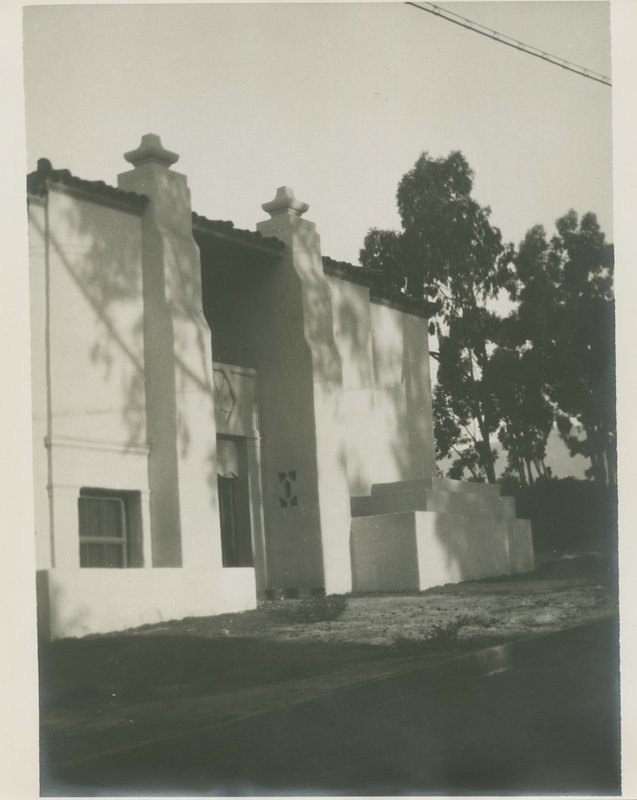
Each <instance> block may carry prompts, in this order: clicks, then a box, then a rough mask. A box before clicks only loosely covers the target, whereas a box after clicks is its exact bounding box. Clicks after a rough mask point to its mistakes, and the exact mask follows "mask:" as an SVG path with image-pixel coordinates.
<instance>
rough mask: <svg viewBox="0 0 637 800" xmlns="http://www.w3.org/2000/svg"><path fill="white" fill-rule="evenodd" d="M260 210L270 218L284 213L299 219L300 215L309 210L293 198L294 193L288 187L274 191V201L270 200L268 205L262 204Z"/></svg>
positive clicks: (281, 187) (306, 205) (304, 204)
mask: <svg viewBox="0 0 637 800" xmlns="http://www.w3.org/2000/svg"><path fill="white" fill-rule="evenodd" d="M261 208H262V209H263V210H264V211H267V213H268V214H269V215H270V216H271V217H274V216H276V215H277V214H283V213H286V212H287V213H290V212H291V213H292V214H295V215H296V216H298V217H300V216H301V215H302V214H305V212H306V211H307V210H308V208H309V205H308V204H307V203H302V202H301V201H300V200H297V199H296V197H295V196H294V192H293V191H292V189H290V187H289V186H279V188H278V189H277V190H276V196H275V198H274V200H270V202H269V203H264V204H263V205H262V206H261Z"/></svg>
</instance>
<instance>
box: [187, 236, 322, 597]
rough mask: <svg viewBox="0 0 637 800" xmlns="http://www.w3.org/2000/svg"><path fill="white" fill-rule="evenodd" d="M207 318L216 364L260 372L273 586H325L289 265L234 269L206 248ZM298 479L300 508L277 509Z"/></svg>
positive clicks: (305, 357)
mask: <svg viewBox="0 0 637 800" xmlns="http://www.w3.org/2000/svg"><path fill="white" fill-rule="evenodd" d="M202 262H203V270H202V284H203V298H204V312H205V314H206V318H207V320H208V322H209V325H210V328H211V330H212V342H213V355H214V357H215V359H216V360H218V361H222V362H227V363H231V364H238V365H240V366H244V367H252V368H256V369H257V373H258V379H257V396H258V405H259V424H260V431H261V475H262V486H263V512H264V525H265V531H266V557H267V564H268V575H267V580H268V585H269V586H270V587H274V588H290V587H293V588H316V587H321V586H324V580H325V579H324V575H323V562H322V553H321V540H320V535H321V530H320V517H319V511H318V489H317V480H318V479H317V462H316V435H315V425H314V397H313V392H312V360H311V354H310V351H309V348H308V346H307V343H306V342H305V338H304V333H303V311H302V309H303V305H302V289H301V282H300V280H299V278H298V276H297V274H296V272H295V271H294V270H293V269H291V268H290V267H291V265H290V264H281V263H279V264H274V265H270V266H268V265H264V264H262V263H259V264H257V265H253V264H252V265H251V264H246V263H243V264H237V263H235V262H232V261H231V260H227V261H225V260H218V259H217V258H216V257H215V255H214V254H212V253H209V252H208V253H207V251H206V248H205V246H202ZM289 472H294V473H295V476H296V477H295V479H294V497H295V498H296V501H297V502H296V505H289V504H288V505H287V506H286V507H285V508H283V507H282V506H281V504H280V500H281V498H282V484H281V480H280V477H279V476H280V474H285V475H286V476H287V474H288V473H289Z"/></svg>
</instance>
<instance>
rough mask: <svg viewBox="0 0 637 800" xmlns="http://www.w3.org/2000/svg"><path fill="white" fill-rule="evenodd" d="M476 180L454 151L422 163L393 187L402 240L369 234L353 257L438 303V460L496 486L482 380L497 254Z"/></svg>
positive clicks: (492, 423)
mask: <svg viewBox="0 0 637 800" xmlns="http://www.w3.org/2000/svg"><path fill="white" fill-rule="evenodd" d="M473 177H474V176H473V172H472V170H471V168H470V167H469V165H468V163H467V161H466V159H465V158H464V156H463V155H462V154H461V153H459V152H453V153H451V154H450V155H449V156H448V157H447V158H440V159H434V158H431V157H430V156H429V155H428V154H427V153H424V154H423V155H421V156H420V158H419V159H418V161H417V162H416V164H415V166H414V168H413V169H412V170H410V171H409V172H408V173H406V174H405V175H404V176H403V178H402V180H401V181H400V184H399V186H398V192H397V202H398V211H399V214H400V219H401V223H402V231H400V232H396V231H381V230H376V229H374V230H371V231H370V232H369V233H368V234H367V236H366V238H365V242H364V245H363V249H362V250H361V255H360V257H361V263H362V265H363V266H365V267H368V268H373V269H380V270H382V271H383V272H384V273H385V275H386V276H387V280H388V282H389V283H390V284H391V285H392V286H393V287H394V288H395V287H401V288H402V290H403V291H404V292H406V293H407V294H409V295H412V296H417V297H422V296H425V295H429V296H434V295H435V296H436V297H437V299H438V301H439V303H440V309H441V312H440V317H439V319H438V321H437V325H436V332H437V335H438V342H439V353H438V358H439V369H438V376H437V377H438V384H437V387H436V390H435V397H434V414H435V417H436V419H437V422H438V424H437V425H436V426H435V429H436V447H437V451H438V455H439V457H445V456H446V455H448V454H449V453H455V455H456V457H457V459H459V462H458V464H456V465H455V467H454V468H452V469H454V471H455V472H457V471H458V469H460V471H462V470H463V469H464V468H466V469H468V470H469V472H470V473H471V474H472V475H473V476H474V477H476V478H477V477H478V475H479V473H480V469H481V470H482V472H483V473H484V474H485V475H486V477H487V479H488V480H490V481H495V466H494V452H493V449H492V447H491V438H492V436H493V435H494V433H495V431H496V429H497V427H498V420H497V414H495V413H494V408H493V396H492V392H491V391H490V388H489V386H488V385H487V381H486V379H485V375H486V368H487V364H488V361H489V341H490V340H491V339H492V338H493V335H494V332H495V328H496V327H497V326H496V320H495V317H494V316H493V314H490V313H489V312H488V311H487V310H486V307H485V302H486V300H487V299H488V298H490V297H495V296H496V294H497V291H498V289H499V286H500V283H501V281H500V276H499V259H500V257H501V256H502V254H503V253H504V248H503V245H502V238H501V235H500V231H499V230H498V229H497V228H495V227H494V226H492V225H491V223H490V221H489V215H490V209H489V208H487V207H483V206H481V205H480V204H479V203H478V202H476V200H475V199H474V198H473V197H472V194H471V193H472V191H473ZM468 451H469V452H468Z"/></svg>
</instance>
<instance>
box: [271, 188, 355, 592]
mask: <svg viewBox="0 0 637 800" xmlns="http://www.w3.org/2000/svg"><path fill="white" fill-rule="evenodd" d="M262 208H263V210H264V211H266V212H267V213H268V214H269V216H270V219H268V220H265V221H263V222H260V223H259V224H258V225H257V230H258V231H259V232H260V233H261V234H262V235H263V236H275V237H277V238H278V239H279V240H281V241H283V242H284V243H285V244H286V248H285V250H284V252H283V256H282V260H281V264H280V265H279V269H280V270H282V271H283V272H284V273H287V275H288V278H287V280H289V281H294V280H297V281H300V297H299V300H300V304H301V311H302V319H303V335H304V338H305V342H306V344H307V346H308V349H309V352H310V354H311V379H312V394H313V404H312V407H311V408H305V409H303V413H304V414H305V422H304V423H303V424H307V425H309V426H312V428H313V429H314V431H315V440H316V446H315V454H316V455H315V456H314V453H312V454H311V456H310V455H309V454H308V457H312V458H315V459H316V469H315V474H316V482H317V486H316V494H317V495H318V510H319V515H320V544H321V551H322V561H323V573H324V580H325V591H326V592H327V593H328V594H330V593H340V592H347V591H350V590H351V567H350V555H349V532H350V509H349V488H348V482H347V470H346V457H345V451H344V448H345V443H344V437H343V435H342V426H341V415H342V398H343V385H342V380H343V379H342V367H341V360H340V356H339V354H338V350H337V348H336V343H335V341H334V328H333V319H332V304H331V298H330V291H329V286H328V283H327V280H326V278H325V275H324V272H323V259H322V256H321V244H320V237H319V234H318V232H317V230H316V226H315V225H314V223H313V222H310V221H309V220H307V219H305V218H304V217H303V215H304V214H305V213H306V212H307V210H308V208H309V206H308V204H307V203H304V202H302V201H300V200H298V199H297V198H296V197H295V196H294V192H293V191H292V189H290V188H289V187H287V186H281V187H279V188H278V189H277V191H276V195H275V197H274V199H273V200H271V201H269V202H267V203H264V204H263V206H262ZM294 273H295V275H294ZM281 313H282V314H286V313H289V314H295V313H298V311H297V310H296V309H284V308H282V309H281ZM298 357H299V358H302V354H301V352H300V351H299V352H298ZM291 368H292V367H291ZM300 371H301V370H300V369H299V373H300ZM299 412H300V410H299Z"/></svg>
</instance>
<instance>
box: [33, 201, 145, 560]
mask: <svg viewBox="0 0 637 800" xmlns="http://www.w3.org/2000/svg"><path fill="white" fill-rule="evenodd" d="M29 211H30V214H29V221H30V226H29V239H30V248H31V261H30V269H31V303H32V305H31V327H32V370H33V384H32V385H33V426H34V428H33V429H34V437H33V447H34V483H35V510H36V534H37V536H36V541H37V554H38V559H37V563H38V567H39V568H45V567H50V566H62V565H64V566H71V565H74V564H75V565H77V564H78V563H79V545H78V521H77V497H78V496H79V490H80V488H82V487H87V486H90V487H100V488H111V489H117V490H124V489H135V490H139V491H141V492H143V493H146V494H147V491H148V478H147V469H146V457H147V450H146V449H145V443H146V417H145V393H144V381H143V369H144V351H143V339H142V332H141V326H142V320H143V302H142V285H141V283H142V278H141V263H140V253H141V230H140V221H139V217H137V216H136V215H134V214H130V213H127V212H125V211H121V210H117V209H113V208H109V207H104V206H102V205H99V204H96V203H93V202H90V201H88V200H84V199H80V198H78V197H73V196H70V195H69V194H67V193H65V192H62V191H56V190H55V189H52V190H51V191H50V192H49V193H48V197H47V198H44V199H38V200H35V201H33V202H31V203H30V207H29ZM47 384H48V385H49V389H50V391H49V392H47ZM47 395H48V397H47ZM140 451H141V461H140ZM80 462H83V465H84V468H82V469H79V468H78V464H79V463H80ZM140 464H141V469H140ZM48 484H50V485H51V486H52V487H53V494H52V497H49V494H48V492H47V485H48ZM51 519H52V521H53V524H52V526H51V525H50V520H51ZM145 530H146V531H148V525H146V526H145Z"/></svg>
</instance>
